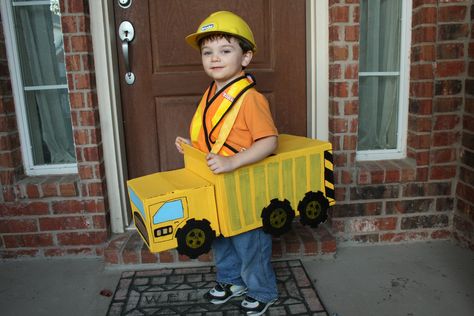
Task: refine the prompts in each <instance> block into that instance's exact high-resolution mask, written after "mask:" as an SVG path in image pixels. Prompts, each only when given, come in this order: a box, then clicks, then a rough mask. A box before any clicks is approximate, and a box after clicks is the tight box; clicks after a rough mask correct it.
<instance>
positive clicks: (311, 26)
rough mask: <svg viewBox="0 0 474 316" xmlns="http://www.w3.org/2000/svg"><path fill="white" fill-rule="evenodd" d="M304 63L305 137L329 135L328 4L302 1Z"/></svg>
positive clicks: (323, 138) (326, 137)
mask: <svg viewBox="0 0 474 316" xmlns="http://www.w3.org/2000/svg"><path fill="white" fill-rule="evenodd" d="M306 21H307V22H306V43H307V45H306V47H307V49H306V56H307V57H306V59H307V79H306V82H307V89H306V94H307V99H308V136H309V137H312V138H318V139H321V140H328V135H329V119H328V118H329V116H328V115H329V114H328V113H329V6H328V1H319V0H318V1H312V0H307V1H306Z"/></svg>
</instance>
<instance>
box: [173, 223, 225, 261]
mask: <svg viewBox="0 0 474 316" xmlns="http://www.w3.org/2000/svg"><path fill="white" fill-rule="evenodd" d="M214 238H216V232H215V231H213V230H212V229H211V225H210V223H209V221H207V220H205V219H204V220H199V221H197V220H195V219H190V220H188V221H187V222H186V225H184V227H182V228H179V229H178V231H177V232H176V239H177V240H178V252H179V253H180V254H182V255H185V256H188V257H189V258H191V259H195V258H197V257H199V256H200V255H202V254H204V253H207V252H209V250H211V245H212V241H213V240H214Z"/></svg>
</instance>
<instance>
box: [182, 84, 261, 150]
mask: <svg viewBox="0 0 474 316" xmlns="http://www.w3.org/2000/svg"><path fill="white" fill-rule="evenodd" d="M213 85H214V82H213V83H211V85H210V87H209V88H208V89H207V91H206V93H204V95H203V97H202V99H201V102H200V103H199V105H198V108H197V109H196V112H195V113H194V117H193V119H192V121H191V126H190V134H191V142H192V144H193V146H194V147H197V148H200V146H199V138H200V136H201V137H204V140H205V142H206V147H207V151H208V152H212V153H215V154H220V155H223V156H230V155H233V154H235V149H234V150H232V149H231V147H230V146H228V145H227V146H224V145H225V141H226V140H227V137H228V136H229V134H230V131H231V130H232V127H233V126H234V123H235V119H236V118H237V114H238V113H239V110H240V107H241V105H242V102H243V100H244V98H245V94H246V93H247V91H248V90H249V89H250V88H252V87H253V86H255V82H254V81H253V80H252V79H251V78H250V77H247V76H241V77H239V78H236V79H235V80H233V81H232V82H230V83H229V84H227V85H226V86H225V87H224V88H222V89H221V90H220V91H219V92H218V93H216V94H215V95H214V96H212V98H211V96H210V92H211V91H212V88H213ZM215 102H220V104H219V105H218V106H217V105H216V104H215ZM211 105H213V106H217V109H216V110H215V113H214V115H213V116H212V118H211V120H210V122H211V125H210V126H208V125H207V124H206V117H207V116H208V115H209V113H208V110H209V108H210V107H211ZM220 124H221V128H220V131H219V135H218V136H217V139H216V141H213V140H212V139H211V135H212V134H213V132H214V130H215V129H216V127H217V126H218V125H220Z"/></svg>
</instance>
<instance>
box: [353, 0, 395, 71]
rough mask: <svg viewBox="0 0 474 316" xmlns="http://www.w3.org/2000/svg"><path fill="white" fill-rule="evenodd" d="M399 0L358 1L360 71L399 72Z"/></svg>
mask: <svg viewBox="0 0 474 316" xmlns="http://www.w3.org/2000/svg"><path fill="white" fill-rule="evenodd" d="M401 7H402V1H401V0H361V2H360V55H359V56H360V57H359V58H360V60H359V62H360V66H359V67H360V68H359V69H360V71H361V72H374V71H377V72H385V71H399V68H400V34H401V23H400V19H401Z"/></svg>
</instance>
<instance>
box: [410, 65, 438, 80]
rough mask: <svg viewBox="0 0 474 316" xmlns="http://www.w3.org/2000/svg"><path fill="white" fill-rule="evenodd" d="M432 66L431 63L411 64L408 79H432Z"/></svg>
mask: <svg viewBox="0 0 474 316" xmlns="http://www.w3.org/2000/svg"><path fill="white" fill-rule="evenodd" d="M433 77H434V74H433V66H432V65H431V64H418V65H412V66H411V69H410V79H411V80H420V79H433Z"/></svg>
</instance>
